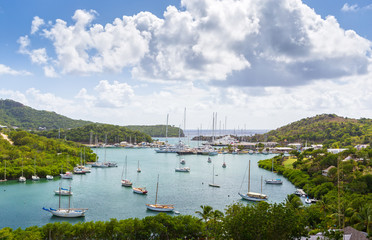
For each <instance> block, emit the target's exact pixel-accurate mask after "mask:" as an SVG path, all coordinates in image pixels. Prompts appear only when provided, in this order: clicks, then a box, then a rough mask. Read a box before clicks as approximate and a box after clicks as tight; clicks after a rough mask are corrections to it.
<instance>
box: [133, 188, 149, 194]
mask: <svg viewBox="0 0 372 240" xmlns="http://www.w3.org/2000/svg"><path fill="white" fill-rule="evenodd" d="M132 189H133V192H134V193H137V194H142V195H144V194H147V190H146V188H132Z"/></svg>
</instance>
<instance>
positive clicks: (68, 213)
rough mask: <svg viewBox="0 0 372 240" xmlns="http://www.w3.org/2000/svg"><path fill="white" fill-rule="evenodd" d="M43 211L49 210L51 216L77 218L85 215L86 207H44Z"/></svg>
mask: <svg viewBox="0 0 372 240" xmlns="http://www.w3.org/2000/svg"><path fill="white" fill-rule="evenodd" d="M43 209H44V210H45V211H47V212H50V213H51V214H52V215H53V216H56V217H63V218H77V217H85V212H86V210H87V209H58V210H56V209H52V208H49V209H46V208H43Z"/></svg>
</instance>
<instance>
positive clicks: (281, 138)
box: [252, 114, 372, 147]
mask: <svg viewBox="0 0 372 240" xmlns="http://www.w3.org/2000/svg"><path fill="white" fill-rule="evenodd" d="M264 140H267V141H275V142H281V143H283V142H302V143H305V142H306V141H307V142H308V143H322V144H324V145H326V146H329V147H346V146H355V145H356V144H371V145H372V119H366V118H361V119H352V118H344V117H340V116H337V115H335V114H322V115H317V116H315V117H310V118H304V119H301V120H299V121H296V122H293V123H291V124H288V125H286V126H283V127H280V128H278V129H276V130H272V131H270V132H268V133H266V134H260V135H256V136H254V137H253V138H252V141H264Z"/></svg>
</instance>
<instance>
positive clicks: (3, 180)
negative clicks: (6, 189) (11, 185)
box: [0, 160, 8, 182]
mask: <svg viewBox="0 0 372 240" xmlns="http://www.w3.org/2000/svg"><path fill="white" fill-rule="evenodd" d="M4 165H5V166H4V179H1V180H0V182H6V181H8V180H7V179H6V161H5V160H4Z"/></svg>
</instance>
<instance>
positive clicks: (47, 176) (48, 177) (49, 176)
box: [46, 175, 54, 180]
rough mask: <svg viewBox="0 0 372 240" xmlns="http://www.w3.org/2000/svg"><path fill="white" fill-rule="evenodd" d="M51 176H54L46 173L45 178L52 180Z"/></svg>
mask: <svg viewBox="0 0 372 240" xmlns="http://www.w3.org/2000/svg"><path fill="white" fill-rule="evenodd" d="M53 178H54V177H53V176H52V175H46V179H47V180H53Z"/></svg>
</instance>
